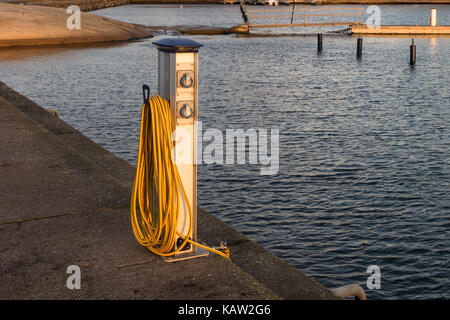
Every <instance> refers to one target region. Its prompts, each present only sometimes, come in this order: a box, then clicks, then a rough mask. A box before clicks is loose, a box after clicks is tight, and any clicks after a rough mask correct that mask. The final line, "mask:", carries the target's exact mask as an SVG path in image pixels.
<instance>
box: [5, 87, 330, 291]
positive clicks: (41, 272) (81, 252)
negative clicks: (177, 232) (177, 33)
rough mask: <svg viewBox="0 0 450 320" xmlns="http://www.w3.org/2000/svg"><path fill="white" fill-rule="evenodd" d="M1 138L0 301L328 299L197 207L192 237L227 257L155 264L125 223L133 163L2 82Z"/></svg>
mask: <svg viewBox="0 0 450 320" xmlns="http://www.w3.org/2000/svg"><path fill="white" fill-rule="evenodd" d="M0 136H1V137H4V138H2V139H1V140H0V262H1V263H0V299H29V298H31V299H280V298H284V299H334V298H335V297H334V296H333V295H332V293H331V292H330V291H329V290H328V289H327V288H325V287H323V286H322V285H320V284H319V283H317V282H316V281H314V280H313V279H311V278H309V277H307V276H305V275H304V274H303V273H302V272H300V271H299V270H297V269H295V268H293V267H292V266H290V265H289V264H287V263H286V262H284V261H282V260H281V259H279V258H277V257H276V256H274V255H273V254H271V253H270V252H268V251H267V250H265V249H264V248H262V247H260V246H258V245H257V244H256V243H254V242H252V241H250V240H248V239H247V238H246V237H245V236H244V235H242V234H241V233H239V232H238V231H236V230H235V229H233V228H231V227H230V226H228V225H227V224H225V223H224V222H222V221H221V220H219V219H218V218H216V217H214V216H213V215H211V214H209V213H207V212H205V211H203V210H201V209H200V208H199V217H198V225H199V230H198V233H199V238H200V240H201V242H204V243H207V244H209V245H217V244H218V243H219V242H220V241H223V240H224V241H227V242H228V243H229V245H230V251H231V259H232V263H230V262H227V261H226V260H224V259H223V258H221V257H219V256H215V255H210V256H209V257H204V258H199V259H194V260H190V261H184V262H177V263H173V264H168V263H166V262H163V261H162V259H161V258H160V257H158V256H156V255H154V254H152V253H151V252H150V251H148V250H147V249H146V248H144V247H142V246H140V245H139V244H138V243H137V242H136V240H135V239H134V235H133V232H132V229H131V223H130V215H129V198H130V187H131V183H132V180H133V177H134V170H135V168H134V167H133V166H131V165H130V164H128V163H127V162H125V161H124V160H122V159H120V158H118V157H116V156H114V155H113V154H112V153H110V152H108V151H106V150H104V149H103V148H102V147H100V146H99V145H97V144H95V143H94V142H92V141H91V140H89V139H88V138H86V137H85V136H84V135H82V134H81V133H80V132H78V131H77V130H75V129H73V128H72V127H71V126H69V125H68V124H66V123H65V122H63V121H62V120H60V119H58V118H57V117H55V116H53V115H51V114H50V113H49V112H47V111H46V110H44V109H43V108H41V107H40V106H38V105H36V104H35V103H33V102H32V101H30V100H29V99H27V98H25V97H24V96H22V95H20V94H18V93H16V92H15V91H13V90H12V89H10V88H9V87H7V86H6V85H4V84H3V83H1V82H0ZM69 265H78V266H79V267H80V268H81V275H82V276H81V279H82V280H81V286H82V289H81V290H69V289H67V287H66V280H67V277H68V276H69V275H68V274H67V273H66V268H67V267H68V266H69Z"/></svg>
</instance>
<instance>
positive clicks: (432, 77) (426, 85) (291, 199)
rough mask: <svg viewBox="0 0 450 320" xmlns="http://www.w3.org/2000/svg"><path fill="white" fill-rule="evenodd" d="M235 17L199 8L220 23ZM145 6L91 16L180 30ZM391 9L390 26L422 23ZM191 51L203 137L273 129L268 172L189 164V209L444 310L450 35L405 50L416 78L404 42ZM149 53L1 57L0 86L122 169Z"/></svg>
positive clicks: (319, 272)
mask: <svg viewBox="0 0 450 320" xmlns="http://www.w3.org/2000/svg"><path fill="white" fill-rule="evenodd" d="M234 7H236V9H237V10H238V8H237V6H230V7H227V9H226V10H224V11H223V12H222V11H217V10H218V9H217V7H215V6H211V7H202V9H198V10H200V11H201V14H200V16H201V17H203V18H202V19H205V22H208V20H207V19H208V17H207V13H208V12H209V13H210V16H211V17H212V18H209V19H210V20H212V19H215V20H217V21H222V22H223V23H224V24H225V23H228V20H227V17H228V12H229V11H231V10H235V8H234ZM153 8H154V7H153V6H142V7H135V6H131V7H117V8H111V9H106V10H102V11H103V12H107V13H108V14H109V15H110V16H112V17H116V18H123V17H127V16H128V15H129V18H128V19H129V20H132V22H137V23H142V21H141V19H147V20H148V21H156V22H158V23H159V22H162V21H163V20H164V21H165V22H166V24H167V25H169V24H171V25H175V24H180V23H179V19H178V18H180V17H179V16H178V13H176V12H178V11H172V9H171V8H164V10H167V11H158V10H156V9H155V10H154V9H153ZM221 8H222V7H221ZM230 8H232V9H230ZM386 8H390V6H382V12H384V11H386V10H385V9H386ZM393 8H395V10H394V9H393V11H392V12H394V13H396V14H397V15H398V19H397V20H408V19H410V17H418V16H422V15H426V16H428V14H429V11H428V9H427V8H428V7H426V6H418V7H413V6H399V7H393ZM184 9H187V10H185V11H183V12H188V13H187V16H186V17H185V19H186V20H189V21H192V20H197V19H196V18H197V16H196V13H197V11H198V10H193V9H191V8H190V6H184V8H183V10H184ZM161 10H162V9H161ZM208 10H209V11H208ZM138 12H139V14H138ZM164 12H165V13H164ZM174 12H175V13H174ZM392 12H390V13H388V17H393V16H394V13H392ZM405 12H407V14H405ZM439 12H441V9H438V15H439ZM164 14H165V15H164ZM183 14H185V13H183ZM133 19H136V21H134V20H133ZM392 19H393V18H392ZM198 20H200V18H199V19H198ZM238 20H239V19H238ZM442 20H443V19H442ZM156 22H155V23H154V24H157V23H156ZM238 22H239V21H238ZM230 23H231V22H230ZM232 23H234V22H232ZM152 24H153V23H152ZM201 24H206V23H203V21H202V22H201ZM449 24H450V23H449ZM193 38H194V39H195V40H197V41H199V42H201V43H203V45H204V47H202V49H201V50H200V55H199V63H200V65H199V68H200V69H199V74H200V83H199V105H200V111H199V116H200V118H201V120H202V121H203V129H204V130H206V129H208V128H218V129H220V130H225V129H226V128H242V129H246V128H278V129H279V132H280V170H279V174H278V175H275V176H261V175H260V174H259V173H260V167H259V166H257V165H246V166H243V165H228V166H227V165H224V166H222V165H200V166H199V168H198V175H199V176H198V179H199V187H198V188H199V190H198V191H199V204H200V205H201V206H202V207H204V208H205V209H207V210H208V211H210V212H212V213H213V214H215V215H217V216H219V217H221V218H222V219H223V220H225V221H227V222H228V223H230V224H231V225H233V226H235V227H236V228H237V229H239V230H240V231H242V232H243V233H244V234H246V235H248V236H249V237H250V238H252V239H254V240H255V241H257V242H258V243H260V244H261V245H263V246H264V247H266V248H268V249H269V250H271V251H272V252H274V253H275V254H277V255H278V256H280V257H282V258H283V259H285V260H287V261H288V262H289V263H291V264H293V265H294V266H296V267H298V268H299V269H301V270H303V271H305V272H306V273H307V274H308V275H311V276H313V277H314V278H315V279H317V280H318V281H320V282H321V283H323V284H324V285H326V286H328V287H335V286H339V285H345V284H349V283H359V284H360V285H362V286H363V287H364V288H365V283H366V279H367V276H368V275H367V274H366V269H367V267H368V266H369V265H373V264H375V265H378V266H380V268H381V277H382V278H381V290H377V291H368V290H367V291H368V292H367V295H368V298H369V299H374V298H436V297H440V298H449V297H450V296H449V292H450V287H449V281H448V270H449V260H448V259H449V255H448V247H449V245H450V243H449V241H450V240H449V239H450V232H449V230H450V214H449V213H450V199H449V195H448V194H449V192H448V190H449V181H450V169H449V159H450V154H449V153H450V152H449V148H448V145H449V141H450V134H449V127H448V123H449V113H450V108H449V107H450V105H449V101H450V93H449V88H448V83H449V82H450V81H449V80H450V78H449V77H450V72H449V69H450V66H449V63H448V61H449V57H450V56H449V55H450V38H440V37H436V38H417V39H416V45H417V64H416V67H415V68H414V69H411V68H410V67H409V64H408V62H409V44H410V41H411V40H410V39H409V38H382V37H377V38H367V39H365V40H364V53H363V58H362V60H357V59H356V58H355V50H356V47H355V45H356V43H355V39H354V38H352V37H345V36H333V37H326V38H325V39H324V52H323V53H322V54H321V55H317V53H316V39H315V38H314V37H285V38H278V37H269V38H267V37H266V38H241V37H234V36H217V37H207V36H201V37H200V36H198V37H193ZM154 40H155V39H146V40H143V41H139V42H132V43H128V44H125V45H123V44H122V45H113V46H103V47H89V48H88V49H78V48H70V49H69V50H67V51H65V50H61V49H60V48H49V49H29V50H25V51H23V50H16V51H15V54H14V50H13V51H10V52H9V53H5V51H2V50H0V57H1V59H2V61H0V79H1V80H2V81H4V82H6V83H7V84H8V85H10V86H11V87H13V88H14V89H16V90H18V91H19V92H21V93H23V94H25V95H26V96H28V97H30V98H31V99H33V100H34V101H36V102H37V103H39V104H41V105H42V106H44V107H46V108H56V109H58V110H59V111H60V113H61V117H62V118H63V119H64V120H66V121H67V122H69V123H70V124H72V125H73V126H74V127H76V128H77V129H79V130H81V131H82V132H83V133H85V134H86V135H87V136H89V137H90V138H92V139H93V140H94V141H96V142H98V143H100V144H101V145H103V146H104V147H105V148H107V149H109V150H111V151H113V152H115V153H116V154H117V155H119V156H121V157H123V158H124V159H126V160H127V161H129V162H130V163H133V164H135V162H136V157H137V142H138V131H139V120H140V118H139V116H140V108H141V104H142V101H141V99H142V93H141V88H142V84H143V83H147V84H149V85H150V87H151V90H152V93H155V92H156V90H157V52H156V49H155V48H154V46H153V45H152V44H151V42H152V41H154ZM14 55H17V56H18V57H19V58H16V59H15V58H14V57H13V56H14Z"/></svg>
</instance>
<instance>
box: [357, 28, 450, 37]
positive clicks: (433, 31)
mask: <svg viewBox="0 0 450 320" xmlns="http://www.w3.org/2000/svg"><path fill="white" fill-rule="evenodd" d="M350 32H351V33H352V34H361V35H390V36H392V35H394V36H395V35H405V36H416V35H424V36H444V35H446V36H450V26H435V27H432V26H380V27H379V28H368V27H367V26H350Z"/></svg>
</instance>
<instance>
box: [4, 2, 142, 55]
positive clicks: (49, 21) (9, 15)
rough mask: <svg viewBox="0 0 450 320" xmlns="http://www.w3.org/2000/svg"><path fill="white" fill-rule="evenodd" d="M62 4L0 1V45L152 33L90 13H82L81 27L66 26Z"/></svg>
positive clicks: (97, 39)
mask: <svg viewBox="0 0 450 320" xmlns="http://www.w3.org/2000/svg"><path fill="white" fill-rule="evenodd" d="M69 16H70V15H69V14H67V13H66V10H65V9H62V8H50V7H45V6H34V5H17V4H6V3H0V17H1V19H0V29H1V33H0V47H9V46H28V45H56V44H75V43H94V42H107V41H126V40H133V39H142V38H148V37H151V33H150V31H149V30H147V29H145V28H143V27H141V26H138V25H133V24H129V23H125V22H121V21H118V20H114V19H110V18H106V17H101V16H98V15H95V14H91V13H85V12H82V13H81V19H80V20H81V25H80V26H81V28H80V29H72V30H70V29H69V28H68V27H67V19H68V18H69Z"/></svg>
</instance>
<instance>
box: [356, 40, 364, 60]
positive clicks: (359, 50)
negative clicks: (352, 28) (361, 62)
mask: <svg viewBox="0 0 450 320" xmlns="http://www.w3.org/2000/svg"><path fill="white" fill-rule="evenodd" d="M362 43H363V38H361V35H359V37H358V41H357V43H356V57H357V58H359V59H361V57H362Z"/></svg>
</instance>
